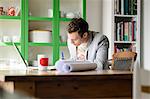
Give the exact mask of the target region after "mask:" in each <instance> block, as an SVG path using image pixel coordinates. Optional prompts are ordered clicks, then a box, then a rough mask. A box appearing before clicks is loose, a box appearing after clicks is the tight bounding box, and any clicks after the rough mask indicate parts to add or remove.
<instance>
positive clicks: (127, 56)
mask: <svg viewBox="0 0 150 99" xmlns="http://www.w3.org/2000/svg"><path fill="white" fill-rule="evenodd" d="M136 56H137V53H136V52H131V51H125V52H117V53H114V54H113V57H112V58H113V59H112V69H113V70H132V68H133V65H134V61H135V60H136Z"/></svg>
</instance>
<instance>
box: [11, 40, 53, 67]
mask: <svg viewBox="0 0 150 99" xmlns="http://www.w3.org/2000/svg"><path fill="white" fill-rule="evenodd" d="M13 46H14V48H15V50H16V52H17V55H18V56H19V58H20V59H21V63H23V65H22V67H21V68H23V69H38V66H29V65H28V62H27V61H26V60H25V59H24V58H23V56H22V54H21V52H20V51H19V49H18V47H17V45H16V44H15V43H13ZM55 69H56V68H55V66H48V68H47V70H55Z"/></svg>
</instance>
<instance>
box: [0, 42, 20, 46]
mask: <svg viewBox="0 0 150 99" xmlns="http://www.w3.org/2000/svg"><path fill="white" fill-rule="evenodd" d="M15 44H16V45H20V43H18V42H17V43H15ZM0 46H13V43H12V42H0Z"/></svg>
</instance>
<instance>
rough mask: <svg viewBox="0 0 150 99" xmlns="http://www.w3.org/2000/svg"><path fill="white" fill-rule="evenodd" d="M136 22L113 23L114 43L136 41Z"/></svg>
mask: <svg viewBox="0 0 150 99" xmlns="http://www.w3.org/2000/svg"><path fill="white" fill-rule="evenodd" d="M136 32H137V24H136V21H129V22H126V21H121V22H118V23H115V34H114V40H115V41H136Z"/></svg>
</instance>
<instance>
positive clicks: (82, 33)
mask: <svg viewBox="0 0 150 99" xmlns="http://www.w3.org/2000/svg"><path fill="white" fill-rule="evenodd" d="M67 30H68V48H69V52H70V56H71V59H73V60H89V61H92V62H95V63H96V64H97V69H98V70H101V69H107V68H108V67H106V62H107V59H108V48H109V41H108V38H107V37H106V36H105V35H103V34H100V33H98V32H93V31H89V25H88V23H87V22H86V21H85V20H84V19H82V18H74V19H72V21H71V22H70V23H69V24H68V27H67Z"/></svg>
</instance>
